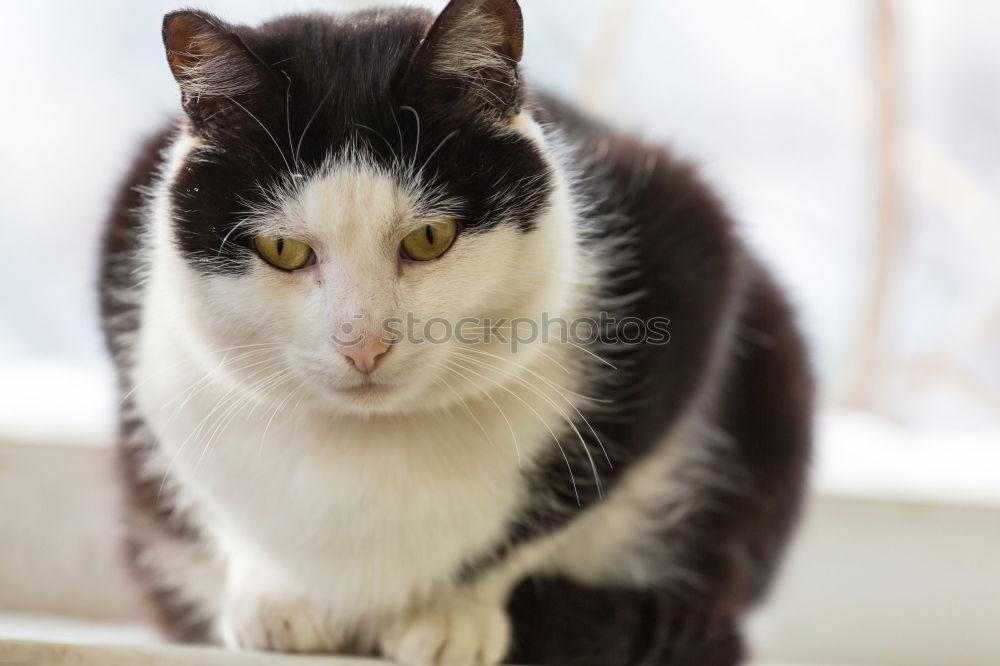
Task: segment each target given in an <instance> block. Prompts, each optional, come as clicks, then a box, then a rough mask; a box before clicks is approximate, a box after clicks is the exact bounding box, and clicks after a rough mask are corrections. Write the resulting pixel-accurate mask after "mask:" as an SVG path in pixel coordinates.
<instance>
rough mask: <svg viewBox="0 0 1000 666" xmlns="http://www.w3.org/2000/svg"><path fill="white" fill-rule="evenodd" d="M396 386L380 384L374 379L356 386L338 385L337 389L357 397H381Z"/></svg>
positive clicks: (339, 391) (349, 395)
mask: <svg viewBox="0 0 1000 666" xmlns="http://www.w3.org/2000/svg"><path fill="white" fill-rule="evenodd" d="M393 388H394V387H392V386H389V385H388V384H380V383H378V382H373V381H365V382H364V383H361V384H357V385H355V386H345V387H337V389H336V391H337V392H338V393H340V394H342V395H345V396H348V397H351V398H355V399H359V398H360V399H365V398H381V397H384V396H386V395H388V394H389V393H391V392H392V390H393Z"/></svg>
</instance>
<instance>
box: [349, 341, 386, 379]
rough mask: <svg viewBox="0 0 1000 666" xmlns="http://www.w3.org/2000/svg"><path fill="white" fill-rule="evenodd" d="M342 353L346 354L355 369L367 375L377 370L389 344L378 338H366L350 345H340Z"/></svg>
mask: <svg viewBox="0 0 1000 666" xmlns="http://www.w3.org/2000/svg"><path fill="white" fill-rule="evenodd" d="M339 349H340V353H341V354H343V355H344V358H346V359H347V360H348V361H350V362H351V365H353V366H354V367H355V369H356V370H357V371H358V372H360V373H362V374H365V375H370V374H372V373H373V372H375V366H376V365H377V364H378V360H379V359H380V358H382V357H383V356H385V354H386V352H388V351H389V345H386V344H382V342H381V341H380V340H378V339H375V340H366V341H364V342H362V343H360V344H357V345H351V346H350V347H339Z"/></svg>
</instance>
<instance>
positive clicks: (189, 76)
mask: <svg viewBox="0 0 1000 666" xmlns="http://www.w3.org/2000/svg"><path fill="white" fill-rule="evenodd" d="M163 45H164V47H165V48H166V51H167V62H168V64H169V65H170V71H171V72H173V75H174V78H175V79H176V80H177V83H178V84H179V85H180V88H181V101H182V103H183V105H184V110H185V111H186V112H187V114H188V116H189V117H190V119H191V121H192V122H193V123H194V124H195V127H196V128H198V129H204V127H205V125H206V124H207V123H208V122H209V121H211V120H212V119H213V118H216V117H218V116H219V115H224V114H223V112H224V111H225V110H226V109H228V108H231V107H233V106H235V104H234V102H235V101H237V100H239V99H240V98H246V97H247V96H249V95H252V94H255V93H258V92H261V91H262V90H263V89H265V88H267V87H269V86H271V85H273V80H272V79H273V76H271V75H270V72H269V71H268V69H267V68H266V67H265V66H264V64H263V63H262V62H261V61H260V59H259V58H257V56H256V55H255V54H254V53H253V52H252V51H251V50H250V49H249V48H248V47H247V45H246V44H245V43H244V42H243V40H242V39H241V38H240V37H239V36H238V35H237V34H236V33H235V32H233V30H232V28H231V27H230V26H228V25H227V24H225V23H224V22H222V21H221V20H219V19H218V18H216V17H214V16H212V15H211V14H207V13H205V12H199V11H177V12H171V13H169V14H167V15H166V16H164V17H163Z"/></svg>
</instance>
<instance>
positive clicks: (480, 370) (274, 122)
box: [151, 0, 576, 413]
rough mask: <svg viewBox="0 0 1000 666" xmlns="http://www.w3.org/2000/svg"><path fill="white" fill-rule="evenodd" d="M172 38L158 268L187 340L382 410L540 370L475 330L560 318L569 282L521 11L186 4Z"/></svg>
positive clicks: (167, 37)
mask: <svg viewBox="0 0 1000 666" xmlns="http://www.w3.org/2000/svg"><path fill="white" fill-rule="evenodd" d="M163 38H164V43H165V45H166V50H167V57H168V61H169V64H170V68H171V70H172V72H173V74H174V76H175V78H176V79H177V81H178V83H179V84H180V88H181V92H182V102H183V106H184V110H185V114H186V122H185V123H184V128H183V130H182V136H181V138H180V139H179V141H178V143H177V146H175V148H174V158H173V163H172V166H171V167H170V168H169V170H168V171H169V173H168V174H167V176H166V181H165V186H164V187H165V189H164V190H163V193H162V200H163V203H162V204H161V205H160V208H161V209H162V211H163V213H162V214H161V215H160V218H161V219H159V220H158V222H157V223H156V224H157V225H158V226H159V227H162V229H160V231H159V232H158V233H160V237H161V240H160V242H159V244H158V246H157V250H156V251H155V252H154V255H153V259H152V267H151V270H152V271H153V272H154V273H156V272H157V271H160V273H161V275H162V274H165V273H169V279H166V278H165V279H163V280H161V282H162V283H163V284H168V285H171V286H170V287H168V288H169V289H171V290H172V291H173V293H172V298H173V300H174V304H173V307H174V308H175V309H177V308H181V309H182V310H183V314H184V315H185V316H184V319H185V320H186V321H187V322H188V323H189V324H190V325H191V326H192V327H194V328H195V329H196V336H197V337H196V344H199V345H203V346H204V347H205V348H206V349H212V350H223V349H237V348H239V349H243V350H247V349H249V350H251V351H252V350H259V351H260V352H261V353H260V355H258V356H256V357H254V355H253V354H249V358H250V360H255V361H256V366H255V365H254V364H253V363H242V364H235V366H234V367H233V368H232V373H233V376H234V377H235V378H236V380H237V381H238V382H242V383H244V384H246V385H248V386H249V385H251V384H252V383H256V384H257V385H258V386H257V388H260V389H262V390H263V389H266V388H268V387H271V386H274V387H279V386H280V387H281V388H282V390H285V391H286V392H287V391H288V387H289V386H295V387H296V389H297V390H298V391H300V392H303V393H305V394H308V395H309V396H311V397H313V398H317V399H320V400H323V401H327V402H328V403H329V404H330V405H331V406H333V407H334V408H340V409H344V410H348V411H351V412H355V413H378V412H389V411H393V410H400V409H416V408H423V407H428V408H433V407H439V406H442V405H445V404H449V403H454V402H456V401H458V400H461V399H462V398H463V397H465V396H468V395H469V394H470V393H472V392H475V391H478V390H480V389H481V388H482V387H483V386H486V387H489V386H491V382H492V383H493V384H502V383H503V382H504V381H505V380H506V377H508V376H509V375H510V374H511V369H512V368H516V367H517V366H520V365H525V364H527V363H528V362H529V361H530V360H531V359H532V358H533V356H534V354H536V353H537V352H538V348H539V347H540V346H541V342H539V344H535V345H532V344H528V345H522V346H521V347H520V348H519V349H517V350H514V349H512V348H511V345H510V344H507V343H506V342H504V341H502V340H496V339H492V340H488V339H484V335H483V333H482V331H481V330H480V329H479V326H481V325H496V324H497V323H498V322H499V323H500V326H501V328H500V329H498V330H503V326H504V322H505V321H507V320H514V319H518V318H528V319H532V320H536V321H537V320H538V319H539V318H540V317H541V316H542V313H562V312H564V311H565V308H566V307H567V305H568V303H569V301H570V299H571V293H572V290H573V282H574V276H575V271H576V266H575V259H574V258H575V248H574V244H575V242H576V241H575V237H574V234H573V230H572V223H571V217H572V211H571V204H570V201H569V196H568V195H567V185H566V182H565V177H564V175H563V174H561V172H560V170H559V169H558V167H557V165H556V164H555V163H554V160H553V159H552V157H551V151H550V149H549V148H548V147H547V146H546V139H545V137H544V135H543V133H542V131H541V130H540V128H539V126H538V125H537V124H536V123H535V122H534V120H532V118H531V117H530V114H529V113H527V112H525V111H524V109H523V108H522V106H523V99H524V89H523V85H522V82H521V76H520V72H519V68H518V64H519V61H520V59H521V54H522V43H523V35H522V20H521V12H520V9H519V7H518V5H517V2H516V1H515V0H454V1H453V2H451V4H450V5H448V7H447V8H446V9H445V10H444V12H443V13H442V14H441V15H440V16H439V17H437V18H436V20H435V17H434V16H433V15H430V14H428V13H425V12H421V11H414V10H383V11H370V12H362V13H357V14H349V15H342V16H330V15H319V14H316V15H302V16H290V17H285V18H280V19H277V20H274V21H272V22H269V23H267V24H265V25H263V26H261V27H259V28H248V27H244V26H233V25H228V24H226V23H223V22H222V21H220V20H219V19H217V18H215V17H213V16H210V15H208V14H204V13H201V12H191V11H183V12H175V13H172V14H169V15H168V16H167V17H166V18H165V19H164V26H163ZM459 323H461V327H460V328H459V327H457V325H458V324H459ZM496 332H497V330H494V331H493V333H496ZM387 333H388V335H387ZM428 333H430V335H431V336H432V337H433V341H431V340H428V339H426V337H425V336H426V335H427V334H428ZM456 333H460V334H456ZM501 337H502V336H501ZM265 350H266V351H265ZM542 354H544V352H542ZM264 357H266V358H267V361H266V362H265V361H263V360H262V359H263V358H264ZM262 364H263V365H262ZM244 366H245V367H244ZM261 367H264V368H269V369H270V372H268V373H263V372H261ZM254 368H256V369H254ZM275 375H278V376H279V377H283V380H282V381H280V382H277V383H274V384H266V383H264V382H263V381H262V378H273V377H274V376H275ZM477 387H479V388H477Z"/></svg>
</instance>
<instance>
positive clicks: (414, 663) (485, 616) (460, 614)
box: [380, 593, 510, 666]
mask: <svg viewBox="0 0 1000 666" xmlns="http://www.w3.org/2000/svg"><path fill="white" fill-rule="evenodd" d="M380 645H381V649H382V654H383V655H384V656H386V657H388V658H390V659H394V660H395V661H398V662H400V663H401V664H404V665H405V666H494V665H495V664H499V663H500V661H501V660H502V659H503V658H504V656H505V655H506V654H507V651H508V649H509V647H510V620H509V619H508V618H507V613H506V611H505V610H504V607H503V604H502V603H501V602H500V601H492V600H487V599H485V598H479V597H477V596H475V595H473V594H471V593H459V594H457V595H456V596H454V597H453V598H450V599H448V600H447V601H444V602H440V603H437V604H435V605H432V606H430V607H427V608H423V609H421V610H419V611H415V612H412V613H409V614H407V615H404V616H402V617H400V618H397V619H396V620H395V621H393V622H391V623H390V624H389V625H388V627H387V629H386V630H385V631H383V633H382V636H381V640H380Z"/></svg>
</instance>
